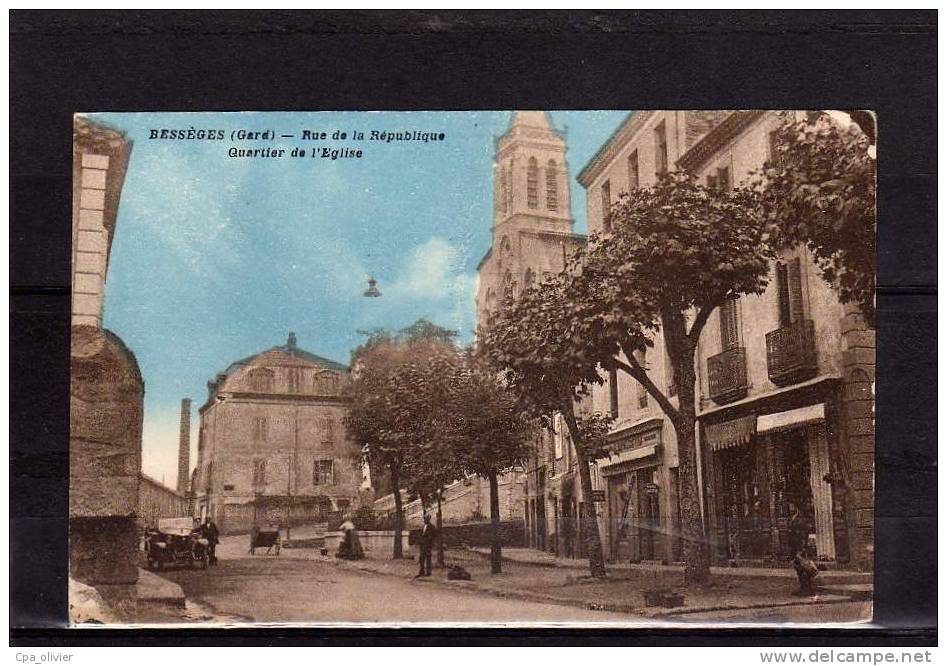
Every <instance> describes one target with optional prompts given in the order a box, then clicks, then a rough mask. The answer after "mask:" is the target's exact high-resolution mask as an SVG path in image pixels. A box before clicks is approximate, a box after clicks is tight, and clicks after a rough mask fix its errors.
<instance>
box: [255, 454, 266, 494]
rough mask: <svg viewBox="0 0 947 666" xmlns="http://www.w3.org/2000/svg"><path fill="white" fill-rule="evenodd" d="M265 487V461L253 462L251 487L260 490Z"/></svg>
mask: <svg viewBox="0 0 947 666" xmlns="http://www.w3.org/2000/svg"><path fill="white" fill-rule="evenodd" d="M265 485H266V461H265V460H254V461H253V487H254V488H262V487H263V486H265Z"/></svg>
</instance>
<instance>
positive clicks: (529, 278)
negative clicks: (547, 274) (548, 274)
mask: <svg viewBox="0 0 947 666" xmlns="http://www.w3.org/2000/svg"><path fill="white" fill-rule="evenodd" d="M534 282H536V274H535V273H533V269H532V268H527V269H526V275H524V276H523V291H526V290H527V289H529V288H530V287H532V286H533V283H534Z"/></svg>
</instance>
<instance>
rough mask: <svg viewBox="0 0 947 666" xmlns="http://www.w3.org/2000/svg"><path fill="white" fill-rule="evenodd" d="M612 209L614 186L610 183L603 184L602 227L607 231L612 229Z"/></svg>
mask: <svg viewBox="0 0 947 666" xmlns="http://www.w3.org/2000/svg"><path fill="white" fill-rule="evenodd" d="M611 207H612V185H611V183H610V182H609V181H607V180H606V181H605V182H604V183H602V226H603V227H604V228H605V230H606V231H608V230H610V229H611V228H612V220H611V216H610V212H611V211H610V209H611Z"/></svg>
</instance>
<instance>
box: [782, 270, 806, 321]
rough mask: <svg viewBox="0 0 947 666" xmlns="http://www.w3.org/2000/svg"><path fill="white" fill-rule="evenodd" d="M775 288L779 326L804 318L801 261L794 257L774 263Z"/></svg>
mask: <svg viewBox="0 0 947 666" xmlns="http://www.w3.org/2000/svg"><path fill="white" fill-rule="evenodd" d="M776 288H777V296H778V299H779V327H780V328H785V327H786V326H789V325H790V324H792V323H794V322H797V321H799V320H800V319H804V318H805V310H804V306H803V298H802V262H801V261H800V260H799V259H798V258H796V259H793V260H791V261H789V262H788V263H784V262H779V263H777V264H776Z"/></svg>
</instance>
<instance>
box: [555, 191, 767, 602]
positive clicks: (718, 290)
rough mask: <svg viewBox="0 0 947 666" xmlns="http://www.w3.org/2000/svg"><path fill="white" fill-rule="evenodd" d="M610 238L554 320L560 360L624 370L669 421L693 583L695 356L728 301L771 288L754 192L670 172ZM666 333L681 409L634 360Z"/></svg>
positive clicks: (617, 222)
mask: <svg viewBox="0 0 947 666" xmlns="http://www.w3.org/2000/svg"><path fill="white" fill-rule="evenodd" d="M609 219H610V222H611V231H610V232H609V233H606V234H604V235H601V236H593V237H592V238H591V239H590V241H589V243H588V245H587V247H586V248H585V249H584V251H583V252H582V253H580V254H579V255H578V256H577V257H576V259H575V262H576V263H575V265H574V267H573V269H572V270H571V271H569V272H568V273H566V274H564V275H565V276H566V280H565V284H564V285H563V287H562V290H563V295H562V297H561V299H560V301H559V303H561V304H565V307H564V308H562V307H560V308H557V310H556V318H557V319H562V320H563V321H564V329H565V334H564V335H563V338H564V340H563V342H562V347H563V348H562V349H560V350H559V352H558V353H560V354H563V355H565V356H568V357H572V358H578V359H582V362H583V363H587V364H595V363H597V364H600V365H601V366H602V367H604V368H606V369H611V368H616V369H619V370H622V371H624V372H626V373H627V374H629V375H630V376H631V377H633V378H634V379H635V380H637V381H638V382H639V383H640V384H641V385H642V386H644V388H645V389H646V390H647V392H648V393H649V394H650V395H651V396H652V397H653V398H654V399H655V401H656V402H657V403H658V404H659V405H660V407H661V409H662V410H663V411H664V412H665V413H666V414H667V416H668V419H669V420H670V422H671V424H672V426H673V428H674V430H675V433H676V434H677V442H678V450H679V459H680V467H679V477H680V483H681V488H680V498H681V514H682V516H681V528H682V533H683V539H684V545H685V548H684V559H685V564H686V567H685V580H686V582H687V583H688V584H691V583H697V584H699V583H703V582H705V581H706V580H707V579H708V577H709V572H710V564H709V550H708V548H707V542H706V539H705V537H704V529H703V524H702V520H701V515H700V500H699V495H698V479H697V454H696V447H695V429H696V405H695V379H696V373H695V360H696V359H695V353H696V349H697V342H698V339H699V338H700V334H701V331H703V329H704V325H705V324H706V323H707V320H708V319H709V317H710V315H711V313H712V312H713V311H714V310H715V309H716V308H717V307H719V306H720V305H722V304H723V303H724V302H726V301H727V299H730V298H732V297H735V296H739V295H741V294H759V293H762V292H763V290H764V289H765V288H766V285H767V283H768V279H769V266H770V260H771V259H772V258H773V256H774V255H773V252H772V250H771V249H770V244H769V240H770V239H769V236H768V234H767V230H766V229H767V228H766V224H765V223H764V221H763V218H762V215H760V214H759V211H758V206H757V200H756V198H755V195H754V192H753V191H751V190H749V189H745V188H740V189H734V190H728V191H720V190H716V189H708V188H705V187H702V186H700V185H698V184H697V183H696V181H695V180H694V179H693V178H692V177H690V176H687V175H685V174H681V173H676V172H671V173H669V174H667V175H666V176H665V177H664V178H662V179H661V180H660V181H659V182H658V183H657V184H655V185H654V186H652V187H648V188H639V189H635V190H633V191H632V192H631V193H630V194H625V195H623V196H622V197H621V198H620V199H619V201H618V202H617V203H616V204H615V205H614V206H613V207H612V209H611V211H610V214H609ZM659 329H660V330H661V331H662V332H663V338H664V341H665V346H666V350H667V354H668V357H669V359H670V361H671V366H672V369H673V373H674V377H673V383H674V385H675V387H676V389H677V400H676V403H677V404H675V401H674V400H673V399H672V396H670V395H668V394H666V393H665V392H664V391H663V390H662V389H661V388H659V387H658V386H657V385H656V384H655V383H654V381H652V379H651V377H650V376H649V375H648V372H647V369H646V368H645V367H644V366H643V365H642V364H641V363H640V362H639V360H638V358H636V355H635V352H636V351H637V350H640V349H644V348H646V347H648V346H651V345H652V344H653V342H652V340H653V337H654V333H655V332H656V331H657V330H659Z"/></svg>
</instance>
